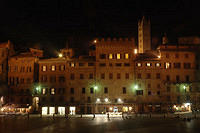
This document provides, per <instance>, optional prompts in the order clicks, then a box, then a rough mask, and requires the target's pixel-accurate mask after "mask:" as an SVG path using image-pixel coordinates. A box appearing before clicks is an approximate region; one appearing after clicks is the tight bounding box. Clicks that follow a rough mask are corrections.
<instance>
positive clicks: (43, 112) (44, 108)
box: [42, 107, 48, 115]
mask: <svg viewBox="0 0 200 133" xmlns="http://www.w3.org/2000/svg"><path fill="white" fill-rule="evenodd" d="M47 113H48V107H42V115H47Z"/></svg>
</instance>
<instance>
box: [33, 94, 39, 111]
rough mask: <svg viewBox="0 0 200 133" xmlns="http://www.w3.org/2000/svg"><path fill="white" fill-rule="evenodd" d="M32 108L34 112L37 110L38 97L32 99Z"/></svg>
mask: <svg viewBox="0 0 200 133" xmlns="http://www.w3.org/2000/svg"><path fill="white" fill-rule="evenodd" d="M33 107H34V109H35V111H38V110H39V97H34V98H33Z"/></svg>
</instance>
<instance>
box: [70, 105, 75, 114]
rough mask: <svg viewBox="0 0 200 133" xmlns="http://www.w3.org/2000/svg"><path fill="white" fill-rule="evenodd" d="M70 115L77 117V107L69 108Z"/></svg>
mask: <svg viewBox="0 0 200 133" xmlns="http://www.w3.org/2000/svg"><path fill="white" fill-rule="evenodd" d="M69 113H70V115H75V114H76V107H72V106H71V107H69Z"/></svg>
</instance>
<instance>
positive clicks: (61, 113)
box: [58, 107, 65, 115]
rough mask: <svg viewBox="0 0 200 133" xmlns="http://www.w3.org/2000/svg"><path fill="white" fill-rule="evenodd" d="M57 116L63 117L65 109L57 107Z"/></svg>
mask: <svg viewBox="0 0 200 133" xmlns="http://www.w3.org/2000/svg"><path fill="white" fill-rule="evenodd" d="M58 114H59V115H65V107H58Z"/></svg>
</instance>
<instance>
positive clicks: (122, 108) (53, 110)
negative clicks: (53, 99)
mask: <svg viewBox="0 0 200 133" xmlns="http://www.w3.org/2000/svg"><path fill="white" fill-rule="evenodd" d="M108 112H114V113H118V112H135V105H133V104H124V105H123V104H120V105H111V104H109V105H108V104H107V105H106V104H104V105H103V104H101V105H97V104H96V105H93V104H86V105H69V106H42V107H41V114H42V115H53V114H59V115H66V114H69V115H75V114H94V113H95V114H105V113H108Z"/></svg>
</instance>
